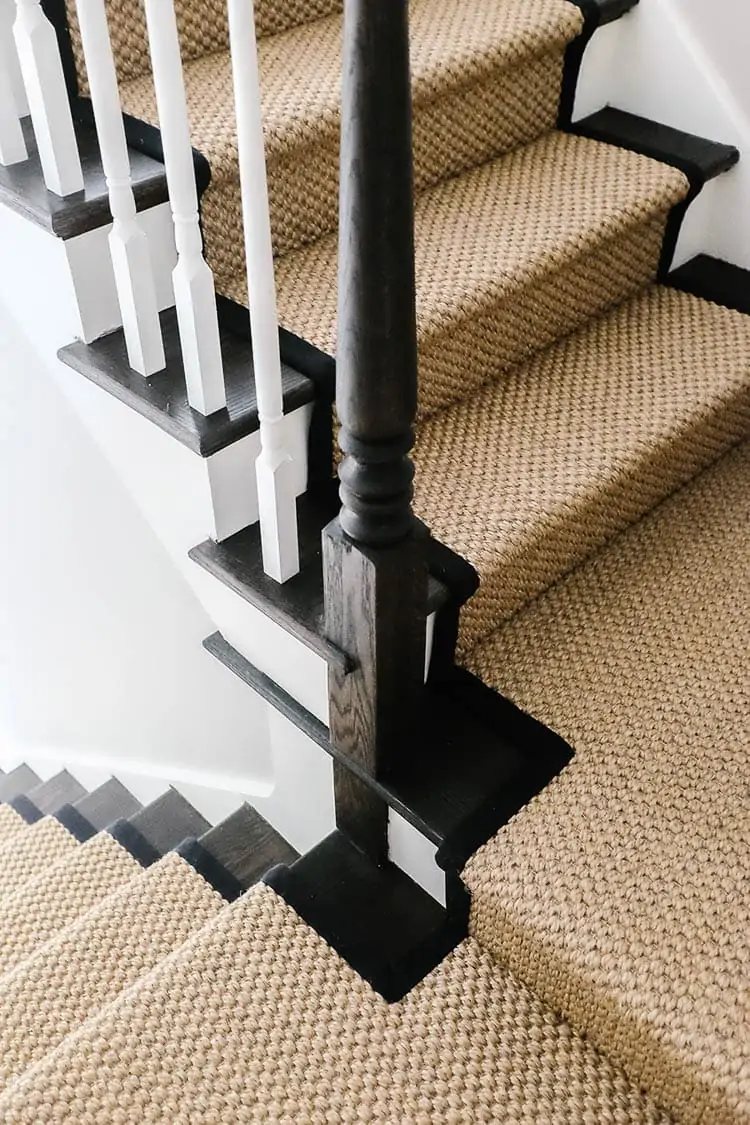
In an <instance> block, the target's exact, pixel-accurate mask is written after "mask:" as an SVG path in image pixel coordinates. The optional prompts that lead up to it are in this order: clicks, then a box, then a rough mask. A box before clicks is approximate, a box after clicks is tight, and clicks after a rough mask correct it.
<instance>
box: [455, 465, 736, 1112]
mask: <svg viewBox="0 0 750 1125" xmlns="http://www.w3.org/2000/svg"><path fill="white" fill-rule="evenodd" d="M748 560H750V445H748V444H745V445H744V446H742V447H740V448H738V449H737V450H735V451H733V452H731V453H729V454H727V455H726V456H725V457H724V459H723V460H722V461H720V462H719V463H718V464H717V465H716V466H714V467H713V468H711V469H710V470H708V471H707V472H706V473H705V474H704V475H703V476H701V477H699V478H697V479H696V480H695V481H693V482H692V483H691V484H689V485H688V486H686V488H685V489H684V490H683V491H681V492H678V493H676V494H675V495H674V496H673V497H671V498H670V499H669V500H667V501H665V502H664V504H662V505H661V507H659V508H657V509H656V510H655V511H654V512H653V513H652V514H651V515H650V516H649V517H648V518H647V519H645V520H644V521H643V522H642V523H641V524H639V525H638V526H637V527H635V528H633V529H631V530H630V531H628V532H627V534H625V535H624V536H622V537H621V538H620V539H617V540H615V542H613V543H612V544H611V545H610V546H609V547H608V548H607V549H606V550H605V551H603V552H602V553H601V554H600V555H598V556H596V557H595V558H593V559H592V560H590V561H589V562H588V563H587V564H586V565H585V566H584V567H582V568H581V569H580V570H578V571H576V572H575V573H573V574H571V575H570V576H569V577H568V578H567V579H566V580H564V581H563V582H561V583H560V584H559V585H557V586H555V587H554V588H553V589H551V590H549V591H548V592H547V593H546V594H544V595H543V596H542V597H541V598H539V599H538V601H536V602H534V603H533V604H532V605H530V606H529V607H528V608H527V609H526V610H524V611H522V612H521V613H520V614H518V615H517V616H516V617H515V618H513V620H512V621H510V622H509V623H508V624H507V625H505V626H503V627H502V628H501V629H500V630H499V631H497V632H496V633H494V634H492V635H491V636H489V637H488V638H486V639H485V640H484V641H483V642H482V644H481V645H479V646H478V647H477V648H476V649H474V650H473V652H471V653H470V655H469V657H468V660H467V664H468V666H469V667H470V668H471V669H472V670H473V671H475V672H476V673H477V674H478V675H480V676H481V677H482V679H484V681H485V682H486V683H489V684H491V685H493V686H494V687H496V688H497V690H498V691H501V692H503V693H504V694H505V695H507V696H509V697H510V698H512V699H513V700H515V701H516V702H517V703H518V704H519V705H520V706H521V707H523V708H526V709H528V710H529V711H530V712H532V714H534V715H535V716H537V717H538V718H540V719H542V720H543V721H544V722H546V723H548V724H549V725H550V726H552V727H553V728H554V729H555V730H557V731H559V732H560V733H561V734H562V735H563V736H564V737H565V738H567V739H569V741H570V742H571V744H572V745H573V747H574V748H575V751H576V754H575V757H574V758H573V760H572V762H571V764H570V765H569V766H568V767H567V768H566V769H565V770H564V771H563V773H562V774H561V775H560V776H559V777H558V778H556V779H555V780H554V781H552V783H551V784H550V785H549V786H548V787H547V788H546V789H545V790H543V791H542V793H540V794H539V796H537V797H535V798H534V799H533V800H532V801H531V803H530V804H529V805H527V806H526V807H525V808H524V809H522V810H521V811H520V812H519V813H518V814H517V815H516V817H515V818H514V820H513V821H512V822H511V823H510V824H509V825H508V826H507V827H506V828H505V829H503V830H502V831H501V832H499V833H498V835H497V836H496V837H495V838H494V839H493V840H491V841H490V842H489V843H488V844H487V845H486V846H485V847H484V848H483V849H481V850H480V851H479V853H478V854H477V855H475V856H474V857H473V858H472V859H471V860H470V861H469V864H468V866H467V868H466V870H465V871H464V879H465V880H466V882H467V884H468V886H469V888H470V890H471V892H472V920H471V931H472V933H473V934H474V935H475V937H476V939H477V940H478V941H479V942H481V944H482V945H483V946H484V948H485V949H488V950H490V951H491V952H493V953H494V954H495V955H496V957H497V958H498V959H499V960H500V961H501V962H502V964H504V965H507V966H508V967H509V968H510V970H511V971H513V972H515V973H517V974H518V975H519V976H520V977H521V978H522V979H523V980H524V981H526V982H527V983H528V984H529V985H530V987H532V988H533V989H534V990H535V991H537V992H538V993H539V994H540V995H541V996H543V997H544V998H545V999H546V1000H547V1002H548V1003H549V1004H550V1005H552V1006H553V1007H554V1008H555V1010H557V1011H560V1012H562V1013H563V1014H564V1015H565V1016H566V1017H567V1018H568V1019H570V1020H571V1022H572V1023H573V1025H574V1026H576V1027H577V1028H579V1029H580V1030H582V1031H585V1032H586V1034H587V1035H588V1036H589V1037H590V1038H591V1040H592V1041H593V1042H595V1043H596V1044H597V1045H598V1046H599V1047H600V1048H601V1049H602V1050H604V1051H605V1052H606V1053H607V1054H608V1056H609V1057H610V1058H612V1059H613V1060H616V1061H617V1062H619V1063H620V1064H621V1065H622V1066H624V1067H625V1068H626V1069H627V1071H628V1073H629V1074H630V1075H631V1077H632V1078H634V1079H635V1080H636V1081H637V1082H638V1083H640V1084H642V1085H643V1086H644V1087H645V1088H646V1089H648V1090H649V1092H650V1093H651V1094H652V1096H653V1097H654V1098H656V1099H657V1100H658V1101H659V1102H660V1103H661V1104H663V1105H667V1106H669V1107H670V1109H672V1110H673V1111H674V1112H675V1115H676V1116H677V1118H678V1120H679V1121H680V1122H682V1123H684V1125H699V1123H700V1125H709V1123H710V1125H730V1123H732V1122H735V1123H736V1122H748V1121H750V989H748V977H749V966H750V849H748V842H750V802H749V801H748V795H749V794H750V721H749V719H748V716H749V715H750V669H749V668H748V656H747V637H748V633H749V632H750V567H749V566H748Z"/></svg>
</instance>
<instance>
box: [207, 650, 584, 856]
mask: <svg viewBox="0 0 750 1125" xmlns="http://www.w3.org/2000/svg"><path fill="white" fill-rule="evenodd" d="M203 645H204V647H205V648H206V650H207V651H208V652H210V653H211V655H212V656H214V657H215V658H216V659H217V660H219V661H220V662H221V663H222V664H224V666H225V667H226V668H228V669H229V670H230V671H231V672H233V673H234V674H235V675H236V676H237V677H238V678H239V679H241V680H242V681H243V682H244V683H246V684H247V685H248V686H249V687H251V688H253V690H254V691H256V692H258V694H259V695H261V696H262V697H263V698H264V699H266V700H267V701H268V702H269V703H271V704H272V705H273V706H274V707H276V708H277V710H278V711H280V712H281V714H283V715H284V716H285V717H286V718H287V719H289V721H290V722H292V723H294V724H295V726H297V727H298V728H299V729H300V730H301V731H302V732H303V733H304V734H306V735H307V736H308V737H309V738H310V739H311V740H312V741H313V742H315V743H316V744H317V745H318V746H320V747H321V748H322V749H323V750H325V752H326V753H327V754H329V755H330V756H331V757H332V758H333V759H334V760H335V761H337V762H339V763H340V764H341V765H343V766H345V767H346V768H347V769H348V770H349V771H350V772H351V773H353V774H354V775H355V776H356V777H358V778H359V779H360V780H361V781H363V782H364V783H365V784H366V785H367V787H368V789H370V790H371V791H372V792H373V793H375V794H376V795H377V796H378V797H379V798H380V799H381V800H383V801H384V802H385V803H386V804H387V805H389V807H390V808H392V809H394V811H396V812H397V813H399V814H400V815H401V816H403V817H404V819H405V820H407V821H408V822H409V823H410V824H411V825H412V826H413V827H414V828H416V829H417V831H419V832H420V833H421V834H422V835H423V836H425V837H426V838H427V839H428V840H430V842H431V843H433V844H434V845H435V846H436V848H437V853H436V857H435V858H436V862H437V864H438V866H439V867H441V868H442V869H443V870H445V871H446V872H448V873H453V874H456V873H458V872H459V871H460V870H461V869H462V868H463V866H464V864H465V863H466V861H467V860H468V859H469V857H470V856H471V855H473V854H474V852H475V851H476V850H477V849H478V848H480V847H481V846H482V844H484V843H486V842H487V840H489V839H490V838H491V837H492V836H494V835H495V833H496V832H497V831H498V830H499V829H500V828H502V827H503V825H504V824H507V822H508V821H509V820H510V818H511V817H512V816H513V815H514V814H515V813H516V812H518V810H519V809H520V808H522V807H523V806H524V805H525V804H527V803H528V802H529V801H530V800H531V798H532V797H534V796H535V795H536V794H537V793H539V792H540V791H541V790H542V789H543V788H544V787H545V786H546V785H547V784H549V782H550V781H551V780H552V779H553V778H554V777H555V776H557V774H559V773H560V771H561V770H562V769H563V768H564V767H565V766H566V765H567V764H568V763H569V762H570V760H571V758H572V757H573V750H572V749H571V747H570V746H569V745H568V744H567V743H566V742H565V741H564V739H562V738H561V737H560V736H559V735H557V734H555V733H554V731H551V730H549V728H547V727H545V726H544V724H543V723H540V722H539V721H538V720H536V719H534V718H532V717H531V716H530V715H527V714H526V713H525V712H523V711H521V710H520V708H518V707H516V705H515V704H513V703H511V702H510V701H509V700H507V699H505V698H504V697H503V696H501V695H499V694H498V693H497V692H495V691H493V690H492V689H491V688H488V687H486V686H485V685H484V684H483V683H481V681H480V680H478V679H477V678H476V677H475V676H473V675H472V674H471V673H470V672H467V671H466V670H465V669H462V668H453V669H452V670H451V671H450V673H449V674H445V675H443V676H441V677H439V678H437V680H436V681H435V682H428V684H427V686H426V688H425V734H424V743H423V745H421V746H417V747H415V748H414V755H413V757H412V759H411V761H410V762H409V763H405V765H404V768H403V771H402V773H401V774H400V775H398V776H389V777H385V778H381V779H379V780H375V779H373V778H372V777H370V776H369V775H368V774H367V773H366V772H365V771H364V770H363V769H362V768H361V767H360V766H358V765H357V764H356V763H355V762H353V761H351V759H349V758H348V757H347V756H346V755H345V754H343V753H341V752H340V751H338V750H337V749H336V748H335V747H333V746H332V745H331V742H330V738H329V732H328V728H327V726H326V725H325V723H322V722H321V721H320V719H318V718H317V717H316V716H315V715H312V714H311V713H310V712H309V711H308V710H307V709H306V708H305V707H303V706H302V704H300V703H299V702H298V701H297V700H296V699H294V697H293V696H291V695H290V694H289V692H287V691H285V690H284V689H283V688H282V687H280V685H279V684H277V683H276V682H275V681H274V680H273V679H271V677H269V676H267V675H265V673H263V672H261V671H260V670H259V669H258V668H256V667H255V666H254V665H253V664H252V663H251V662H250V661H249V660H246V659H245V657H244V656H242V654H241V653H239V652H237V650H236V649H235V648H234V647H233V646H232V645H230V644H229V642H228V641H227V640H226V639H225V638H224V637H223V636H222V635H221V633H213V634H212V635H211V636H210V637H207V638H206V640H204V642H203ZM441 739H442V740H443V743H442V744H441ZM454 751H455V753H454Z"/></svg>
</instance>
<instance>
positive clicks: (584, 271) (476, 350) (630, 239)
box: [419, 203, 668, 421]
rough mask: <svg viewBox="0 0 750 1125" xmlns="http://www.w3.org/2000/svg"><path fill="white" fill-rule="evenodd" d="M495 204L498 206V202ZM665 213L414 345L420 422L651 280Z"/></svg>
mask: <svg viewBox="0 0 750 1125" xmlns="http://www.w3.org/2000/svg"><path fill="white" fill-rule="evenodd" d="M499 205H500V203H499ZM667 217H668V212H666V213H665V212H659V213H657V214H656V215H653V216H651V217H650V219H649V220H648V221H647V222H644V223H638V224H637V225H633V227H632V228H631V229H630V231H628V232H626V233H624V234H623V233H622V232H620V233H618V234H617V235H616V236H615V237H614V238H610V239H604V240H602V241H601V242H600V243H599V245H597V246H596V247H595V248H594V249H593V251H589V252H584V253H581V254H578V255H577V256H576V257H574V258H572V259H568V260H566V261H564V262H562V263H561V264H560V265H559V266H558V267H557V268H556V269H555V270H554V271H550V272H548V273H545V274H544V275H543V276H542V278H541V280H540V281H536V282H535V283H534V284H532V285H530V286H528V287H527V288H520V289H514V290H513V291H512V292H511V293H509V294H507V296H502V297H499V298H498V299H497V300H496V301H494V302H493V303H488V305H487V307H486V308H485V309H484V310H483V311H481V312H479V313H477V310H476V308H475V307H474V306H472V307H471V308H470V309H469V310H467V312H469V313H473V314H474V315H468V316H467V317H466V318H465V319H463V320H461V321H459V322H458V323H445V324H444V325H442V326H441V328H442V331H440V332H433V333H432V334H431V335H430V337H428V338H427V339H422V340H421V342H420V368H419V377H420V413H419V420H420V421H424V420H425V419H426V418H428V417H430V416H431V415H433V414H435V413H437V412H438V411H439V410H443V409H444V408H445V407H446V406H450V405H451V404H452V403H454V402H458V401H460V400H461V399H464V398H466V397H467V396H468V395H469V394H470V393H471V392H472V391H473V390H476V389H478V388H479V387H480V386H482V384H484V383H486V382H488V381H489V380H491V379H493V378H495V377H498V376H499V375H500V373H502V372H503V371H506V370H508V368H510V367H512V366H514V365H515V364H517V363H521V362H523V361H524V360H527V359H529V358H530V357H531V356H533V355H535V354H536V353H537V352H540V351H542V350H543V349H544V348H546V347H547V346H548V345H549V344H551V343H553V342H554V341H555V340H558V339H561V338H562V337H563V336H567V335H568V334H569V333H571V332H573V331H575V330H576V329H577V328H579V327H581V326H582V325H583V324H585V323H586V321H588V320H589V319H590V318H591V317H593V316H597V315H598V314H599V313H602V312H605V311H606V310H607V309H610V308H613V307H614V306H615V305H617V304H619V303H620V302H621V301H623V300H625V299H626V298H628V297H630V296H632V295H633V294H634V293H637V292H638V291H639V290H640V289H642V288H643V287H645V286H646V285H647V284H648V283H649V282H651V281H653V280H654V279H655V277H656V273H657V269H658V265H659V258H660V254H661V247H662V242H663V239H664V231H665V226H666V222H667Z"/></svg>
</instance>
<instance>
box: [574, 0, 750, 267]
mask: <svg viewBox="0 0 750 1125" xmlns="http://www.w3.org/2000/svg"><path fill="white" fill-rule="evenodd" d="M747 43H750V6H748V5H747V4H746V3H744V2H741V0H739V2H738V0H714V2H712V3H711V4H710V5H707V4H705V3H704V2H703V0H701V2H700V3H696V0H641V3H640V4H638V5H637V6H636V7H635V8H634V9H633V10H632V11H631V12H629V13H628V14H627V15H626V16H623V17H622V18H621V19H619V20H616V21H615V22H613V23H611V24H608V25H606V26H605V27H603V28H601V29H600V30H599V31H597V32H596V33H595V35H594V36H593V38H592V40H591V43H590V44H589V46H588V47H587V49H586V54H585V56H584V60H583V65H582V67H581V74H580V79H579V83H578V88H577V92H576V104H575V112H574V120H578V119H580V118H581V117H585V116H588V114H590V113H593V112H595V111H596V110H597V109H601V108H602V107H603V106H605V105H612V106H615V107H616V108H617V109H622V110H626V111H627V112H629V113H635V114H638V115H640V116H642V117H648V118H651V119H652V120H654V121H658V122H661V123H662V124H665V125H671V126H672V127H674V128H676V129H682V130H684V131H685V132H689V133H696V134H698V135H699V136H704V137H707V138H708V139H710V140H714V141H722V142H725V143H729V144H734V145H736V146H737V147H738V148H739V149H740V151H741V153H742V154H743V158H742V159H741V160H740V163H739V165H738V166H737V167H736V168H734V169H732V171H730V172H728V173H726V174H724V175H723V176H720V177H719V178H718V179H717V180H715V181H713V182H712V183H711V184H709V185H708V187H707V188H706V189H704V192H703V193H701V195H702V196H703V198H701V197H699V198H698V200H696V202H695V203H694V204H693V205H692V206H691V207H690V209H689V210H688V214H687V216H686V219H685V222H684V224H683V228H682V231H681V233H680V239H679V242H678V246H677V250H676V253H675V258H674V265H675V266H677V265H680V264H681V263H682V262H684V261H685V260H687V259H688V258H690V257H692V256H693V255H694V254H696V253H706V254H711V255H713V256H714V257H718V258H721V259H723V260H725V261H728V262H734V263H735V264H736V265H739V266H743V267H744V268H746V269H750V94H748V89H750V87H748V84H747V77H746V74H747V69H746V62H745V56H746V50H747V47H746V45H747ZM739 44H743V45H744V49H742V50H738V46H739Z"/></svg>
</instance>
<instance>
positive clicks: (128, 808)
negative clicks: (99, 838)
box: [75, 777, 143, 831]
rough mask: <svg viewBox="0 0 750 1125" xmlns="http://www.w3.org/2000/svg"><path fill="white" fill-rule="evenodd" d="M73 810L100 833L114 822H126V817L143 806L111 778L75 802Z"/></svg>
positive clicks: (120, 783)
mask: <svg viewBox="0 0 750 1125" xmlns="http://www.w3.org/2000/svg"><path fill="white" fill-rule="evenodd" d="M75 808H76V810H77V811H78V812H79V813H80V814H81V816H83V817H85V818H86V820H88V822H89V824H93V826H94V828H96V829H98V830H99V831H101V830H102V829H103V828H108V827H109V825H110V824H114V822H115V821H116V820H120V819H121V818H123V819H125V820H127V818H128V817H131V816H134V815H135V814H136V813H137V812H140V811H141V809H142V808H143V805H142V804H141V802H140V801H138V800H136V798H135V797H134V796H133V794H132V793H131V792H130V790H129V789H126V788H125V786H124V785H123V784H122V782H121V781H118V780H117V778H116V777H111V778H110V779H109V781H105V782H104V784H103V785H100V786H99V787H98V789H94V791H93V792H92V793H87V794H86V796H85V797H81V798H80V800H78V801H76V802H75Z"/></svg>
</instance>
